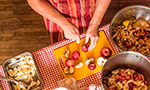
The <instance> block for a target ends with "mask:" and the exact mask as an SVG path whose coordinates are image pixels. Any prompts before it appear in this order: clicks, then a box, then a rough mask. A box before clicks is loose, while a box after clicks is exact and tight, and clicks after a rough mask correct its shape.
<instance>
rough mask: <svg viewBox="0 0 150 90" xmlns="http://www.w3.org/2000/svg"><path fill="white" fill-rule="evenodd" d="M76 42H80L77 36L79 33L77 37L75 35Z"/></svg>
mask: <svg viewBox="0 0 150 90" xmlns="http://www.w3.org/2000/svg"><path fill="white" fill-rule="evenodd" d="M76 42H77V43H80V37H79V35H77V37H76Z"/></svg>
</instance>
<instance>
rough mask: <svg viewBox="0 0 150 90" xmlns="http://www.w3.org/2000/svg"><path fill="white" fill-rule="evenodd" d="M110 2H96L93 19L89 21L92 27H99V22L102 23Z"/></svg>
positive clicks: (99, 0) (107, 0) (104, 0)
mask: <svg viewBox="0 0 150 90" xmlns="http://www.w3.org/2000/svg"><path fill="white" fill-rule="evenodd" d="M110 2H111V0H97V1H96V7H95V11H94V14H93V17H92V19H91V21H90V24H93V25H97V26H98V25H100V22H101V21H102V18H103V16H104V14H105V12H106V10H107V8H108V6H109V4H110Z"/></svg>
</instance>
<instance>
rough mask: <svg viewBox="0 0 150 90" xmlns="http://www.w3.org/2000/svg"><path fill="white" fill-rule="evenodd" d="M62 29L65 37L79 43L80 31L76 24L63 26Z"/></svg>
mask: <svg viewBox="0 0 150 90" xmlns="http://www.w3.org/2000/svg"><path fill="white" fill-rule="evenodd" d="M63 30H64V35H65V38H66V39H71V40H76V42H77V43H80V33H79V30H78V28H77V27H76V26H74V25H73V24H71V25H68V26H64V27H63Z"/></svg>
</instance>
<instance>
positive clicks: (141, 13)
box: [109, 5, 150, 51]
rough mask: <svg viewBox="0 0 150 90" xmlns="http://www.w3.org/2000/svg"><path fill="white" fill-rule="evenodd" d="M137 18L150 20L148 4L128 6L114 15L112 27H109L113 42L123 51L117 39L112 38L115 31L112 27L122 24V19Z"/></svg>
mask: <svg viewBox="0 0 150 90" xmlns="http://www.w3.org/2000/svg"><path fill="white" fill-rule="evenodd" d="M133 17H134V18H135V19H145V20H147V21H148V20H150V8H148V7H146V6H140V5H133V6H127V7H125V8H123V9H121V10H120V11H118V12H117V13H116V14H115V16H114V17H113V19H112V21H111V23H110V27H109V33H110V37H111V39H112V41H113V43H114V44H115V45H116V46H117V48H119V50H121V51H123V50H122V49H121V48H120V47H119V46H118V45H117V43H116V42H115V40H114V39H113V38H112V36H113V34H114V33H113V32H112V28H113V27H116V26H118V25H120V24H121V22H122V21H124V20H126V19H130V18H133Z"/></svg>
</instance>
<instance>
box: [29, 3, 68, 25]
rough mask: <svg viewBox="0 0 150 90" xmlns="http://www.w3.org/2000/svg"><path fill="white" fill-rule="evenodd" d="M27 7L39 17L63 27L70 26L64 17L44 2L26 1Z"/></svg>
mask: <svg viewBox="0 0 150 90" xmlns="http://www.w3.org/2000/svg"><path fill="white" fill-rule="evenodd" d="M28 3H29V5H30V6H31V7H32V8H33V9H34V10H35V11H36V12H37V13H39V14H40V15H42V16H44V17H46V18H48V19H49V20H51V21H53V22H55V23H56V24H58V25H59V26H61V27H63V26H65V25H68V24H70V23H69V21H68V20H67V18H66V17H64V16H63V15H62V14H61V13H60V12H59V11H57V10H56V9H55V8H54V7H53V6H52V5H51V4H50V3H48V2H47V1H46V0H28Z"/></svg>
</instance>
